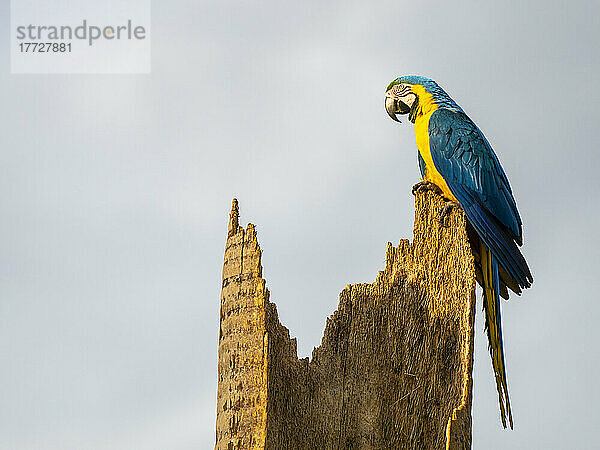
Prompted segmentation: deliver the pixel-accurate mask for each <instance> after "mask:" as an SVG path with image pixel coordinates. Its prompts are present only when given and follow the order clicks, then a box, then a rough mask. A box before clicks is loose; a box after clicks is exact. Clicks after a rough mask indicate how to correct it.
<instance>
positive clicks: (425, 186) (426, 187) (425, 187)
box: [412, 181, 442, 195]
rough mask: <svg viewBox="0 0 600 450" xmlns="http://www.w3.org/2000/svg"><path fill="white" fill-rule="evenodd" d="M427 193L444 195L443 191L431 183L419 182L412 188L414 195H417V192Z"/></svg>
mask: <svg viewBox="0 0 600 450" xmlns="http://www.w3.org/2000/svg"><path fill="white" fill-rule="evenodd" d="M426 191H433V192H435V193H436V194H438V195H442V190H441V189H440V188H439V187H437V186H436V185H435V184H433V183H431V182H430V181H419V182H418V183H417V184H415V185H414V186H413V187H412V193H413V195H416V194H417V192H426Z"/></svg>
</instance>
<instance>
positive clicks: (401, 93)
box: [386, 83, 417, 108]
mask: <svg viewBox="0 0 600 450" xmlns="http://www.w3.org/2000/svg"><path fill="white" fill-rule="evenodd" d="M386 97H391V98H393V99H396V100H400V101H401V102H402V103H404V104H405V105H407V106H408V107H409V108H410V107H411V106H412V105H413V103H414V102H415V100H416V99H417V95H416V94H415V93H414V92H413V91H412V88H411V86H410V84H402V83H400V84H396V85H395V86H392V88H391V89H390V90H389V91H387V93H386Z"/></svg>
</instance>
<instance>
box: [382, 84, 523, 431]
mask: <svg viewBox="0 0 600 450" xmlns="http://www.w3.org/2000/svg"><path fill="white" fill-rule="evenodd" d="M385 109H386V111H387V112H388V114H389V115H390V117H391V118H392V119H394V120H395V121H397V122H400V121H399V120H398V118H397V115H398V114H408V115H409V116H408V117H409V120H410V121H411V122H413V123H414V124H415V134H416V137H417V148H418V150H419V152H418V158H419V167H420V170H421V176H422V181H421V182H420V183H417V184H416V185H415V186H414V187H413V192H415V191H422V190H434V191H437V192H438V193H441V195H442V196H443V197H445V199H446V201H447V203H446V206H445V207H444V209H443V210H442V213H441V215H440V222H441V224H442V225H443V224H444V216H445V215H446V214H447V213H448V211H449V210H450V209H451V208H453V207H455V206H460V207H461V208H462V209H463V210H464V212H465V214H466V216H467V219H468V223H469V226H470V227H472V230H469V231H470V233H469V234H470V236H472V237H471V247H472V249H473V253H474V255H475V260H476V269H477V270H476V272H477V278H478V281H479V283H480V284H481V286H482V288H483V308H484V311H485V324H486V329H487V334H488V340H489V350H490V354H491V357H492V367H493V369H494V373H495V377H496V388H497V390H498V398H499V403H500V414H501V417H502V424H503V425H504V428H506V415H507V414H508V420H509V424H510V427H511V428H512V427H513V420H512V412H511V409H510V401H509V398H508V386H507V383H506V370H505V365H504V349H503V344H502V326H501V316H500V296H502V297H504V298H505V299H508V290H507V287H508V288H510V289H511V290H512V291H513V292H515V293H516V294H520V293H521V289H522V288H528V287H529V286H531V283H532V282H533V277H532V275H531V272H530V270H529V267H528V266H527V263H526V262H525V258H524V257H523V255H522V254H521V251H520V250H519V247H518V246H517V244H518V245H519V246H520V245H522V243H523V238H522V235H523V233H522V224H521V217H520V216H519V212H518V211H517V205H516V203H515V199H514V197H513V194H512V190H511V188H510V184H509V183H508V178H507V177H506V174H505V173H504V170H502V166H500V162H499V161H498V157H497V156H496V154H495V153H494V150H492V147H491V146H490V143H489V142H488V141H487V139H486V138H485V136H484V135H483V133H482V132H481V130H479V128H477V125H475V124H474V123H473V121H472V120H471V119H470V118H469V117H468V116H467V115H466V114H465V112H464V111H463V110H462V109H461V108H460V106H458V105H457V104H456V103H455V102H454V100H452V99H451V98H450V96H449V95H448V94H446V92H444V90H443V89H442V88H440V87H439V86H438V84H437V83H436V82H435V81H433V80H430V79H429V78H425V77H420V76H401V77H399V78H396V79H395V80H394V81H392V82H391V83H390V84H389V85H388V87H387V89H386V93H385ZM473 230H474V231H475V233H473Z"/></svg>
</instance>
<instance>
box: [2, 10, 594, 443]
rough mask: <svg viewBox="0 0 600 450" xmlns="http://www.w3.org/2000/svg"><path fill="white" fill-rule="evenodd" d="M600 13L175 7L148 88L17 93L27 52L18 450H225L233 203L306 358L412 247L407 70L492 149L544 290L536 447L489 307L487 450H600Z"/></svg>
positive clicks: (65, 83)
mask: <svg viewBox="0 0 600 450" xmlns="http://www.w3.org/2000/svg"><path fill="white" fill-rule="evenodd" d="M0 16H1V18H2V23H4V24H6V25H7V26H8V22H9V5H8V1H4V2H2V3H1V5H0ZM598 17H600V6H599V3H598V2H592V1H571V2H566V1H565V2H556V1H552V0H544V1H529V2H513V3H512V4H510V5H509V4H508V3H506V2H481V1H479V2H475V1H472V2H464V1H453V2H446V1H438V2H404V1H399V0H395V1H392V2H337V3H333V2H323V1H320V2H316V1H314V2H313V1H303V2H281V1H272V2H210V3H209V2H202V1H194V2H187V1H169V2H166V1H163V2H154V3H153V5H152V18H153V22H152V73H151V74H150V75H11V74H10V62H9V57H8V54H9V53H8V51H9V42H8V37H7V33H5V34H4V39H3V40H2V41H0V52H1V54H0V64H1V66H2V67H1V70H0V93H1V96H0V98H1V101H0V127H1V132H0V158H1V165H0V167H1V170H2V175H1V176H0V210H1V211H2V221H0V297H1V301H0V358H1V360H2V367H3V368H2V370H1V371H0V448H2V449H44V450H53V449H61V450H70V449H102V450H104V449H144V450H145V449H157V450H159V449H160V450H162V449H174V450H178V449H182V450H187V449H208V448H212V446H213V445H214V427H215V425H214V423H215V417H216V414H215V410H216V382H217V378H216V358H217V356H216V355H217V335H218V307H219V296H220V286H221V268H222V259H223V251H224V244H225V239H226V232H227V220H228V213H229V209H230V205H231V198H232V197H234V196H235V197H237V198H238V199H239V201H240V210H241V222H242V223H243V224H244V225H245V224H246V223H247V222H253V223H255V224H256V225H257V231H258V236H259V242H260V244H261V247H262V249H263V266H264V272H263V274H264V276H265V278H266V280H267V286H268V287H269V289H270V290H271V293H272V295H271V298H272V300H273V301H275V302H276V303H277V307H278V310H279V315H280V319H281V321H282V323H283V324H284V325H286V326H287V327H288V328H289V329H290V332H291V334H292V336H296V337H297V338H298V347H299V353H300V356H307V355H309V354H310V352H311V351H312V348H313V347H314V346H317V345H318V344H319V343H320V339H321V336H322V333H323V328H324V324H325V319H326V317H327V316H328V315H330V314H331V313H332V312H333V311H334V310H335V309H336V307H337V302H338V294H339V292H340V291H341V290H342V289H343V288H344V286H345V285H346V284H348V283H356V282H372V281H373V280H374V279H375V276H376V274H377V271H378V270H381V269H383V265H384V257H385V249H386V243H387V242H388V241H391V242H392V243H394V245H396V244H397V243H398V240H399V239H400V238H410V237H411V233H412V224H413V213H414V207H413V197H412V195H411V194H410V187H411V186H412V184H413V183H415V182H416V181H417V180H418V173H419V172H418V167H417V162H416V146H415V142H414V141H415V139H414V129H413V126H412V124H410V123H403V124H402V125H398V124H396V123H395V122H392V121H391V120H390V119H389V117H387V115H386V113H385V110H384V107H383V94H384V91H385V87H386V86H387V84H388V83H389V82H390V81H391V80H392V79H394V78H396V77H397V76H399V75H406V74H420V75H425V76H429V77H431V78H434V79H435V80H437V81H438V82H439V83H440V85H441V86H442V87H444V88H445V89H446V91H447V92H448V93H449V94H450V95H451V96H452V97H453V98H454V99H455V100H456V101H457V102H458V103H459V104H460V105H461V106H462V107H463V109H464V110H465V111H466V112H467V114H469V115H470V116H471V118H473V120H474V121H475V122H476V123H477V124H478V125H479V126H480V128H481V129H482V130H483V131H484V133H485V134H486V136H487V137H488V139H489V140H490V142H491V143H492V145H493V147H494V149H495V150H496V152H497V154H498V156H499V158H500V160H501V162H502V165H503V166H504V168H505V170H506V172H507V174H508V177H509V179H510V181H511V184H512V187H513V190H514V193H515V196H516V199H517V203H518V206H519V209H520V212H521V215H522V218H523V222H524V241H525V245H524V247H523V252H524V254H525V256H526V258H527V260H528V261H529V264H530V266H531V269H532V271H533V274H534V278H535V282H534V285H533V287H532V288H531V289H529V290H527V291H526V292H525V293H524V294H523V295H522V297H521V298H514V299H511V300H510V301H509V302H508V303H503V330H504V340H505V349H506V358H507V369H508V383H509V389H510V393H511V403H512V407H513V414H514V419H515V430H514V431H504V430H503V429H502V426H501V422H500V418H499V411H498V404H497V395H496V393H495V385H494V380H493V376H492V371H491V368H490V360H489V356H488V354H487V344H486V340H485V337H484V334H483V322H482V319H481V313H480V310H481V308H480V306H481V305H480V303H478V307H477V311H478V317H477V330H476V342H475V344H476V351H475V373H474V383H475V384H474V406H473V447H474V448H476V449H506V448H523V449H524V448H531V449H534V448H540V449H542V448H543V449H546V448H553V449H572V448H578V449H586V448H599V447H600V437H599V436H598V432H597V428H598V423H599V422H600V412H599V410H598V407H597V405H598V403H599V402H600V388H599V386H600V385H599V383H598V382H597V377H598V373H599V370H600V360H599V351H598V347H597V342H598V329H597V322H598V316H599V315H600V302H599V301H598V294H597V292H596V288H597V286H598V270H599V268H600V267H599V263H598V252H599V250H600V245H599V237H598V228H599V226H600V213H599V207H598V204H597V202H598V197H599V194H600V192H599V191H600V189H599V188H600V180H599V177H598V163H599V161H600V158H599V156H598V149H599V148H600V139H599V138H598V136H599V132H598V123H599V122H600V120H599V119H600V113H599V110H598V105H599V103H600V88H599V87H598V83H597V80H598V73H600V58H599V56H600V54H599V50H598V42H600V23H599V19H598ZM478 302H480V300H479V298H478Z"/></svg>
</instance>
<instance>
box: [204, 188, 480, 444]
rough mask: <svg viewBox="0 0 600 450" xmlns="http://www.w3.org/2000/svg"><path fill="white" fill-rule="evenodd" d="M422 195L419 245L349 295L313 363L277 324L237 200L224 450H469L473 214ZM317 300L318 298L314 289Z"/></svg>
mask: <svg viewBox="0 0 600 450" xmlns="http://www.w3.org/2000/svg"><path fill="white" fill-rule="evenodd" d="M442 206H443V202H442V200H441V198H440V197H438V196H437V195H435V194H433V193H431V192H426V193H419V194H418V195H417V197H416V200H415V224H414V238H413V242H412V244H411V243H410V242H409V241H408V240H401V241H400V243H399V245H398V246H396V247H394V246H392V244H390V243H388V247H387V252H386V257H385V269H384V270H383V271H381V272H379V274H378V276H377V278H376V280H375V281H374V282H373V283H370V284H354V285H348V286H347V287H346V288H345V289H344V290H343V291H342V292H341V294H340V301H339V305H338V309H337V311H335V312H334V313H333V314H332V315H331V316H330V317H329V318H328V319H327V325H326V328H325V333H324V336H323V339H322V342H321V345H320V346H319V347H318V348H316V349H315V350H314V351H313V354H312V358H311V361H310V362H309V361H308V358H304V359H300V360H299V359H298V358H297V353H296V340H295V339H290V336H289V331H288V330H287V328H285V327H284V326H282V325H281V324H280V323H279V319H278V316H277V310H276V307H275V304H274V303H272V302H270V301H269V292H268V290H267V289H266V287H265V280H264V279H263V278H262V276H261V273H262V266H261V262H260V257H261V251H260V247H259V245H258V241H257V238H256V232H255V229H254V226H253V225H251V224H250V225H248V227H247V228H246V229H244V228H242V227H240V226H239V223H238V216H239V214H238V206H237V201H235V200H234V203H233V207H232V212H231V218H230V223H229V233H228V238H227V244H226V249H225V261H224V265H223V291H222V295H221V317H220V331H219V367H218V377H219V383H218V392H217V430H216V445H215V448H217V449H231V450H233V449H390V448H400V449H444V448H451V449H467V448H470V447H471V392H472V367H473V325H474V315H475V271H474V264H473V255H472V253H471V249H470V246H469V241H468V237H467V233H466V230H465V225H466V223H465V217H464V213H463V212H462V211H461V210H459V209H455V210H454V211H453V212H452V213H451V215H450V220H449V224H450V227H449V228H443V227H441V226H440V225H439V223H438V215H439V211H440V209H441V208H442ZM315 289H318V287H315Z"/></svg>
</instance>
